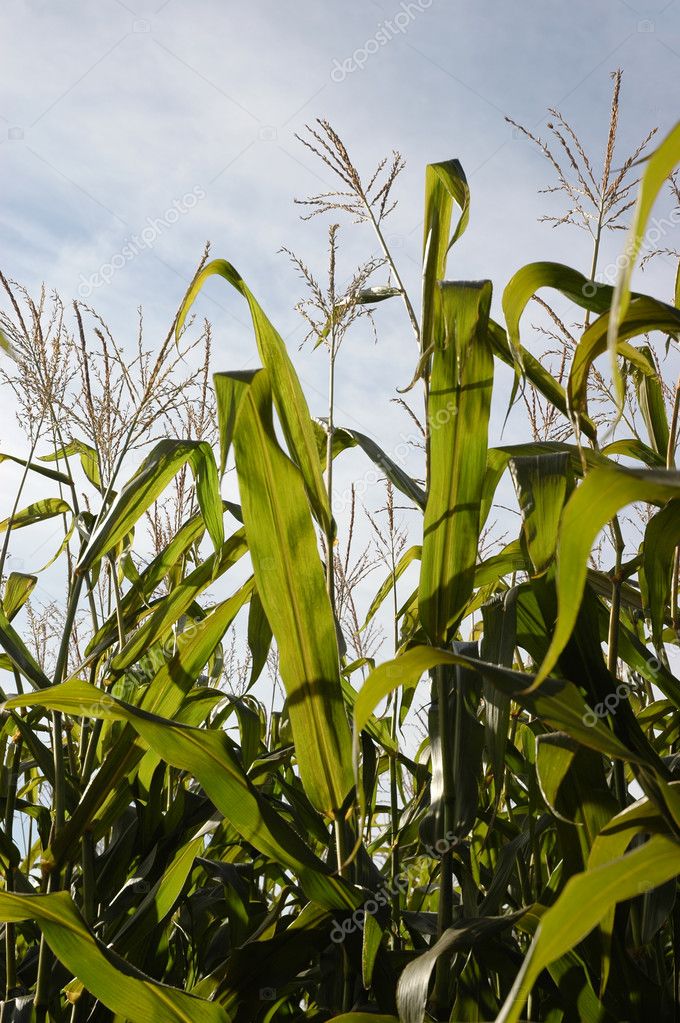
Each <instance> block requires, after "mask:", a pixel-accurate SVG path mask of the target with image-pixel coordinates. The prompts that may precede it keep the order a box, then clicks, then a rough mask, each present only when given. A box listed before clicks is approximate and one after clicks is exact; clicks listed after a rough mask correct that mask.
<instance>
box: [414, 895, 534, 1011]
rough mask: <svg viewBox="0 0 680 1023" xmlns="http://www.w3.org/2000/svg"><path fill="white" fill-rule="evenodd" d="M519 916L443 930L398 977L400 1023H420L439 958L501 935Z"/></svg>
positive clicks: (473, 922) (493, 918)
mask: <svg viewBox="0 0 680 1023" xmlns="http://www.w3.org/2000/svg"><path fill="white" fill-rule="evenodd" d="M522 915H523V910H520V911H519V912H517V913H508V914H507V916H496V917H485V918H480V919H477V920H464V921H461V923H460V924H458V925H457V926H456V927H450V928H448V930H446V931H444V933H443V934H442V936H441V937H440V938H439V939H438V941H436V942H435V944H434V945H433V946H432V948H430V949H428V950H427V952H423V953H422V955H419V956H418V958H417V959H414V960H413V961H412V962H410V963H408V965H407V966H406V969H405V970H404V972H403V973H402V975H401V977H400V978H399V983H398V986H397V1007H398V1009H399V1020H400V1023H423V1020H424V1019H425V1009H426V1006H427V992H428V986H429V983H430V977H431V975H432V971H433V970H434V968H435V966H436V964H437V960H438V959H439V957H440V956H442V955H450V954H451V953H452V952H455V951H458V950H460V949H468V948H470V947H474V946H475V945H476V944H477V943H478V942H479V941H483V940H484V938H489V937H491V936H493V935H497V934H501V933H502V932H503V931H504V930H507V928H508V927H512V925H513V924H514V923H516V921H517V920H519V919H520V917H521V916H522Z"/></svg>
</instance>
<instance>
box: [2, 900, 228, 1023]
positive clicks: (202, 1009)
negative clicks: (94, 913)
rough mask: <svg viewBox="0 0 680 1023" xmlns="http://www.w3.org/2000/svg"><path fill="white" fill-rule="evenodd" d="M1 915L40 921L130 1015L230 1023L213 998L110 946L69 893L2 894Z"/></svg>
mask: <svg viewBox="0 0 680 1023" xmlns="http://www.w3.org/2000/svg"><path fill="white" fill-rule="evenodd" d="M0 919H2V920H3V921H5V922H8V923H10V922H11V923H22V922H23V921H24V920H37V921H38V923H39V924H40V928H41V931H42V933H43V934H44V935H45V939H46V941H47V943H48V945H49V946H50V948H51V949H52V951H53V952H54V954H55V955H56V956H57V958H58V959H59V960H60V962H62V963H63V964H64V966H65V967H66V969H67V970H69V971H70V972H71V973H72V974H73V975H74V976H76V977H77V978H78V979H79V980H80V981H82V983H83V984H84V985H85V987H86V988H87V990H88V991H91V992H92V994H93V995H94V996H95V997H96V998H98V999H99V1000H100V1001H101V1002H102V1004H103V1005H105V1006H107V1008H109V1009H110V1010H111V1011H112V1012H115V1013H117V1014H119V1015H120V1016H122V1017H124V1018H126V1019H129V1020H143V1019H146V1020H157V1021H158V1023H193V1021H194V1020H196V1019H201V1020H205V1021H206V1023H228V1021H229V1016H228V1015H227V1013H226V1012H225V1011H224V1009H223V1008H222V1007H221V1006H220V1005H217V1004H216V1003H215V1002H208V1001H206V1000H205V999H202V998H197V997H196V996H195V995H191V994H187V993H186V992H185V991H180V990H178V989H177V988H173V987H168V986H167V985H165V984H160V983H159V982H158V981H156V980H152V979H151V978H150V977H147V976H145V975H144V974H143V973H141V972H140V971H139V970H137V969H136V968H135V967H134V966H132V965H131V964H130V963H128V962H126V961H125V960H124V959H121V958H120V956H118V955H116V954H115V952H113V950H112V949H110V948H107V947H106V946H105V945H104V944H102V942H100V941H99V939H98V938H96V937H95V936H94V935H93V934H92V933H91V931H90V930H89V929H88V927H87V926H86V925H85V923H84V921H83V919H82V917H81V916H80V913H79V912H78V910H77V909H76V906H75V904H74V903H73V901H72V899H71V897H70V895H68V893H67V892H55V893H54V894H52V895H18V894H12V893H9V892H0Z"/></svg>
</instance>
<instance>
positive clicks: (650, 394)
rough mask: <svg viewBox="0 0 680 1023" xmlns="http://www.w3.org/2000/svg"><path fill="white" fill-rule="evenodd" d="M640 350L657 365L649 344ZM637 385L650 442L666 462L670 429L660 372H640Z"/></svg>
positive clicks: (639, 401)
mask: <svg viewBox="0 0 680 1023" xmlns="http://www.w3.org/2000/svg"><path fill="white" fill-rule="evenodd" d="M640 351H641V352H642V354H643V355H645V357H646V358H647V359H649V361H650V362H651V363H652V365H654V366H655V365H656V363H655V362H654V359H653V357H652V350H651V348H650V347H649V346H648V345H643V346H642V347H641V348H640ZM636 385H637V396H638V404H639V406H640V411H641V412H642V415H643V418H644V420H645V425H646V427H647V433H648V434H649V441H650V444H651V445H652V447H653V448H654V450H655V451H656V453H657V454H658V455H659V458H662V459H663V462H664V464H665V462H666V456H667V454H668V441H669V429H668V417H667V415H666V402H665V400H664V396H663V391H662V389H661V380H660V378H659V374H658V372H656V373H654V374H651V373H641V374H639V378H638V379H637V380H636Z"/></svg>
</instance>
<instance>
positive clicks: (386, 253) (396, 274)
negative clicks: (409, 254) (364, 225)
mask: <svg viewBox="0 0 680 1023" xmlns="http://www.w3.org/2000/svg"><path fill="white" fill-rule="evenodd" d="M361 198H362V201H363V203H364V207H365V209H366V212H367V213H368V216H369V219H370V221H371V223H372V225H373V230H374V231H375V233H376V236H377V238H378V241H379V243H380V248H381V249H382V250H383V254H384V256H385V259H386V260H387V262H388V264H389V267H390V270H391V271H392V273H393V274H394V279H395V281H396V282H397V287H398V288H399V290H400V292H401V297H402V299H403V301H404V305H405V307H406V312H407V314H408V318H409V320H410V321H411V326H412V327H413V333H414V334H415V338H416V341H417V342H418V347H419V348H420V326H419V324H418V317H417V316H416V314H415V310H414V308H413V305H412V304H411V299H410V298H409V297H408V292H407V291H406V288H405V287H404V283H403V281H402V279H401V276H400V274H399V270H398V269H397V264H396V263H395V262H394V259H393V258H392V253H391V252H390V250H389V248H388V246H387V242H386V241H385V238H384V236H383V233H382V231H381V230H380V224H379V222H378V220H376V216H375V213H374V212H373V208H372V206H371V204H370V202H369V201H368V199H367V198H366V196H365V195H363V193H362V196H361Z"/></svg>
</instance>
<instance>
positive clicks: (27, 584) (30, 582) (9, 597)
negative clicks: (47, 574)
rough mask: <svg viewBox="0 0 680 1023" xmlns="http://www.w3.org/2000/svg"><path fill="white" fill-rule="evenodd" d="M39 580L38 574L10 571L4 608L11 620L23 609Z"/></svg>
mask: <svg viewBox="0 0 680 1023" xmlns="http://www.w3.org/2000/svg"><path fill="white" fill-rule="evenodd" d="M37 582H38V577H37V575H25V574H24V573H23V572H10V574H9V575H8V577H7V582H6V583H5V592H4V593H3V595H2V609H3V611H4V612H5V615H6V616H7V620H8V621H9V622H11V621H12V619H13V618H14V616H15V615H17V614H18V613H19V611H21V609H22V607H23V606H24V604H25V603H26V601H27V600H28V598H29V597H30V595H31V593H32V592H33V590H34V589H35V586H36V583H37Z"/></svg>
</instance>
